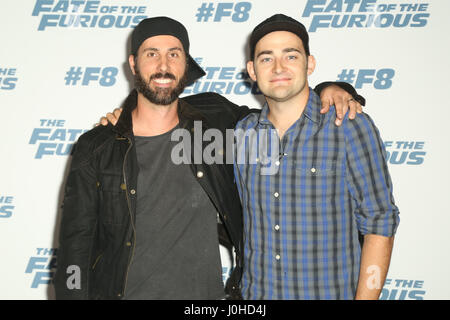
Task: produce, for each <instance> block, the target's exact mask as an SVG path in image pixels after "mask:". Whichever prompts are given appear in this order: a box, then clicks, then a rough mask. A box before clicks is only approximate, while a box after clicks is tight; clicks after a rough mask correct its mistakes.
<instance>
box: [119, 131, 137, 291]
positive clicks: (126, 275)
mask: <svg viewBox="0 0 450 320" xmlns="http://www.w3.org/2000/svg"><path fill="white" fill-rule="evenodd" d="M128 142H129V144H130V145H129V147H128V149H127V152H126V153H125V157H124V160H123V165H122V174H123V180H124V183H125V196H126V198H127V205H128V213H129V214H130V221H131V227H132V228H133V245H132V248H131V253H130V257H129V258H128V266H127V273H126V274H125V281H124V286H123V290H122V296H125V290H126V288H127V281H128V272H129V271H130V266H131V261H132V260H133V256H134V249H135V247H136V227H135V225H134V222H133V214H132V213H131V203H130V197H129V196H128V181H127V176H126V173H125V163H126V161H127V157H128V152H129V151H130V150H131V147H132V146H133V142H132V141H131V139H130V138H128Z"/></svg>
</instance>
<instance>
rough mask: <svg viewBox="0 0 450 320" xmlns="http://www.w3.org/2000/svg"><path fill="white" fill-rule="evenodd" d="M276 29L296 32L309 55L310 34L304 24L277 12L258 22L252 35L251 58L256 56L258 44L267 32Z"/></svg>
mask: <svg viewBox="0 0 450 320" xmlns="http://www.w3.org/2000/svg"><path fill="white" fill-rule="evenodd" d="M274 31H289V32H292V33H294V34H296V35H297V36H298V37H299V38H300V39H301V40H302V42H303V47H304V48H305V52H306V54H307V55H308V56H309V55H310V53H309V36H308V32H307V31H306V28H305V26H304V25H303V24H301V23H300V22H298V21H297V20H295V19H293V18H291V17H288V16H286V15H284V14H275V15H273V16H271V17H270V18H268V19H266V20H264V21H263V22H261V23H260V24H258V25H257V26H256V27H255V29H253V32H252V34H251V36H250V44H249V45H250V60H253V59H254V57H255V48H256V44H257V43H258V41H259V40H261V38H262V37H264V36H265V35H266V34H268V33H271V32H274Z"/></svg>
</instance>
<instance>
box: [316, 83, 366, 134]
mask: <svg viewBox="0 0 450 320" xmlns="http://www.w3.org/2000/svg"><path fill="white" fill-rule="evenodd" d="M320 100H321V101H322V109H321V110H320V113H327V112H328V111H330V107H331V106H332V105H334V106H335V108H336V121H335V124H336V125H337V126H340V125H341V124H342V120H343V119H344V115H345V114H346V113H347V111H348V112H349V115H348V117H349V119H351V120H352V119H355V117H356V114H357V113H362V106H361V104H360V103H359V102H358V101H356V100H355V99H353V97H352V95H351V94H350V93H348V92H347V91H345V90H344V89H342V88H341V87H339V86H337V85H330V86H327V87H326V88H324V89H323V90H322V91H321V93H320Z"/></svg>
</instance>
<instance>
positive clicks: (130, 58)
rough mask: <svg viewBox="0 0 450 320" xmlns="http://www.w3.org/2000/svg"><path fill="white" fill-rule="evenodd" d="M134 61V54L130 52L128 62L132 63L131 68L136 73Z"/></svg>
mask: <svg viewBox="0 0 450 320" xmlns="http://www.w3.org/2000/svg"><path fill="white" fill-rule="evenodd" d="M134 61H135V59H134V55H132V54H130V55H129V56H128V63H129V64H130V69H131V72H132V73H133V75H135V74H136V70H135V69H134V67H135V63H134Z"/></svg>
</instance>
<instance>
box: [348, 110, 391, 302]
mask: <svg viewBox="0 0 450 320" xmlns="http://www.w3.org/2000/svg"><path fill="white" fill-rule="evenodd" d="M343 129H344V132H345V142H346V155H347V174H346V176H347V184H348V188H349V190H350V192H351V194H352V197H353V198H354V200H355V202H356V204H355V206H356V210H355V215H356V224H357V227H358V229H359V232H360V233H361V234H363V235H364V243H363V247H362V253H361V264H360V277H359V282H358V287H357V294H356V296H355V298H356V299H378V297H379V295H380V292H381V289H382V287H383V284H384V281H385V279H386V275H387V272H388V269H389V263H390V257H391V252H392V246H393V242H394V234H395V232H396V229H397V227H398V224H399V216H398V215H399V211H398V208H397V206H396V205H395V202H394V197H393V193H392V182H391V178H390V175H389V171H388V167H387V162H386V152H385V149H384V146H383V142H382V140H381V138H380V135H379V132H378V129H377V128H376V127H375V125H374V123H373V121H372V119H371V118H370V117H369V116H368V115H367V114H364V113H363V114H361V115H360V116H359V117H358V118H357V119H355V120H353V121H348V119H347V118H346V119H345V120H344V125H343Z"/></svg>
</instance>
